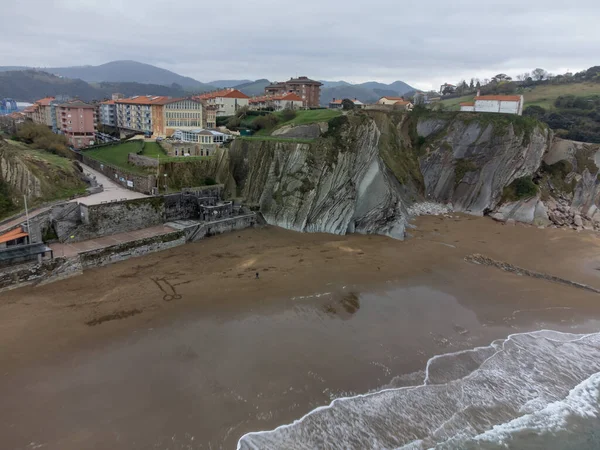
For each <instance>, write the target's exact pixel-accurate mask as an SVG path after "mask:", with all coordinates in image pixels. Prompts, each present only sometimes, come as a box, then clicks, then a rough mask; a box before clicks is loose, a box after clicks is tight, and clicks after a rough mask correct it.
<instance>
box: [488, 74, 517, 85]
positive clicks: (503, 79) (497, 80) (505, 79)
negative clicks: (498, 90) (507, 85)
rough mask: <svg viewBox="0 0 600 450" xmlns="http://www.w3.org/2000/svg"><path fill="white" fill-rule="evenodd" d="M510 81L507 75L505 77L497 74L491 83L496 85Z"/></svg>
mask: <svg viewBox="0 0 600 450" xmlns="http://www.w3.org/2000/svg"><path fill="white" fill-rule="evenodd" d="M511 80H512V78H511V77H509V76H508V75H506V74H505V73H499V74H498V75H496V76H495V77H494V78H492V81H495V82H496V83H500V82H502V81H511Z"/></svg>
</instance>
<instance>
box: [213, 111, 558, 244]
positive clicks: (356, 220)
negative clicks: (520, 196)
mask: <svg viewBox="0 0 600 450" xmlns="http://www.w3.org/2000/svg"><path fill="white" fill-rule="evenodd" d="M309 129H310V133H316V130H317V129H320V130H321V131H324V130H325V129H326V130H327V131H325V132H323V133H322V134H321V135H320V137H318V138H317V139H315V140H314V141H312V142H309V143H307V142H305V141H304V140H299V141H293V140H291V139H287V140H286V139H281V138H280V139H273V138H271V139H265V140H258V139H256V140H254V139H253V140H243V139H241V140H236V141H234V143H233V144H232V146H231V148H230V149H229V152H228V154H227V155H226V159H227V160H228V162H229V172H228V174H227V175H226V176H225V175H224V174H223V173H222V172H221V174H220V175H219V176H217V179H218V180H219V181H221V182H225V183H226V185H227V186H228V190H229V191H230V192H232V193H233V192H236V194H237V196H238V197H242V198H244V199H245V201H246V202H248V203H249V204H250V205H254V206H255V207H256V208H257V209H259V210H260V211H261V213H262V214H263V216H264V218H265V220H266V221H267V223H269V224H273V225H278V226H282V227H284V228H288V229H292V230H297V231H312V232H329V233H335V234H345V233H347V232H359V233H378V234H385V235H389V236H393V237H396V238H402V237H403V236H404V232H405V229H406V227H407V225H408V221H409V219H410V214H409V212H408V208H410V207H411V206H413V205H414V204H415V203H420V202H429V203H431V202H433V203H436V202H437V203H441V204H444V205H446V204H449V205H450V206H452V207H453V208H454V209H455V210H457V211H464V212H468V213H471V214H477V215H482V214H484V213H486V212H489V211H491V210H493V209H494V208H496V207H497V206H498V205H499V204H500V203H501V201H502V196H503V190H504V188H505V187H506V186H508V185H509V184H511V183H512V182H513V181H515V180H517V179H519V178H522V177H531V176H534V175H535V173H536V172H537V171H538V169H539V167H540V165H541V162H542V157H543V155H544V153H545V152H546V151H547V150H548V148H549V144H550V142H551V139H552V135H551V132H550V131H549V130H548V129H547V127H545V126H544V125H543V124H541V123H539V122H536V121H535V120H533V119H530V118H523V117H518V116H504V115H491V114H488V115H484V114H455V113H432V112H423V113H420V114H414V113H413V114H402V113H385V112H380V111H367V112H364V111H362V112H355V113H350V114H348V115H345V116H341V117H338V118H336V119H333V120H332V121H330V123H329V124H328V126H327V127H324V126H323V125H322V124H321V125H313V126H312V127H310V126H309V128H307V127H306V126H304V127H303V128H302V129H301V130H300V129H298V130H296V131H298V133H300V134H302V133H305V132H307V131H308V130H309ZM284 131H285V133H284V136H286V137H288V138H289V137H290V136H296V134H295V130H294V129H286V130H284ZM311 136H312V135H311ZM221 166H223V165H221ZM413 209H414V208H413Z"/></svg>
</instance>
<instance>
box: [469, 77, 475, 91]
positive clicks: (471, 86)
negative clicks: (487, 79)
mask: <svg viewBox="0 0 600 450" xmlns="http://www.w3.org/2000/svg"><path fill="white" fill-rule="evenodd" d="M473 88H475V78H471V82H470V83H469V89H473Z"/></svg>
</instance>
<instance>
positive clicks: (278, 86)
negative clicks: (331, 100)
mask: <svg viewBox="0 0 600 450" xmlns="http://www.w3.org/2000/svg"><path fill="white" fill-rule="evenodd" d="M321 86H323V83H320V82H318V81H315V80H311V79H310V78H308V77H298V78H290V79H289V80H288V81H284V82H282V83H278V82H275V83H271V84H270V85H268V86H267V87H265V94H266V95H282V94H287V93H289V92H293V93H294V94H296V95H298V96H299V97H300V98H301V99H302V102H303V106H304V107H305V108H318V107H319V103H320V99H321Z"/></svg>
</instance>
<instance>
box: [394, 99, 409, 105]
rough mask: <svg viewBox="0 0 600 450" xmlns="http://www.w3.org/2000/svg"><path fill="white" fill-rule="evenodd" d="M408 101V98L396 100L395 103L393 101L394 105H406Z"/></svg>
mask: <svg viewBox="0 0 600 450" xmlns="http://www.w3.org/2000/svg"><path fill="white" fill-rule="evenodd" d="M409 103H410V102H409V101H408V100H398V101H397V102H396V103H394V105H398V106H404V105H408V104H409Z"/></svg>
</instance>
